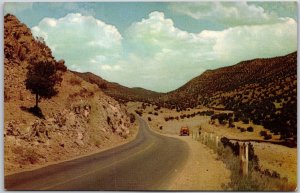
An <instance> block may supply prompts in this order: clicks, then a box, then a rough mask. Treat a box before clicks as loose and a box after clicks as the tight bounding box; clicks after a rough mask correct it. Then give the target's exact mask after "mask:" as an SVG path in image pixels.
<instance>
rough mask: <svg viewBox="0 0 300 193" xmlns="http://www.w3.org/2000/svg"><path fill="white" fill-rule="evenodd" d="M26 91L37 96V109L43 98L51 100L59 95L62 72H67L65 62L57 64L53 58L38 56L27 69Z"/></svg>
mask: <svg viewBox="0 0 300 193" xmlns="http://www.w3.org/2000/svg"><path fill="white" fill-rule="evenodd" d="M27 69H28V71H27V75H26V80H25V86H26V89H28V90H30V92H31V93H32V94H34V95H35V99H36V100H35V107H34V108H35V109H39V107H38V103H39V100H40V99H41V98H44V99H50V98H51V97H53V96H55V95H56V94H57V93H58V90H57V86H59V85H60V83H61V81H62V72H63V71H66V67H65V66H64V61H59V62H56V61H55V60H54V59H53V58H51V57H43V56H38V55H36V56H35V57H33V58H31V60H30V64H29V65H28V67H27Z"/></svg>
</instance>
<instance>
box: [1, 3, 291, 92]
mask: <svg viewBox="0 0 300 193" xmlns="http://www.w3.org/2000/svg"><path fill="white" fill-rule="evenodd" d="M4 13H5V14H6V13H11V14H14V15H16V16H17V17H18V19H19V20H20V21H21V22H23V23H25V24H26V25H27V26H28V27H30V28H31V31H32V33H33V35H34V36H35V37H43V38H44V40H45V42H46V44H47V45H48V46H49V47H50V48H51V50H52V53H53V55H54V57H55V58H56V59H57V60H60V59H64V60H65V62H66V65H67V67H68V68H69V69H71V70H75V71H79V72H92V73H94V74H96V75H99V76H101V77H102V78H104V79H106V80H108V81H112V82H117V83H120V84H122V85H124V86H128V87H143V88H146V89H150V90H153V91H158V92H168V91H171V90H174V89H176V88H178V87H180V86H182V85H183V84H185V83H186V82H188V81H189V80H191V79H192V78H194V77H196V76H198V75H200V74H201V73H203V72H204V71H206V70H208V69H217V68H220V67H223V66H230V65H234V64H236V63H238V62H240V61H244V60H249V59H254V58H270V57H275V56H281V55H286V54H289V53H291V52H294V51H296V50H297V3H296V2H244V1H243V2H242V1H239V2H238V1H237V2H216V1H214V2H92V3H80V2H72V3H62V2H55V3H46V2H33V3H26V2H23V3H13V2H8V3H5V6H4Z"/></svg>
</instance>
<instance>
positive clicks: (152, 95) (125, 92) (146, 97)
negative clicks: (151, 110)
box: [72, 71, 162, 103]
mask: <svg viewBox="0 0 300 193" xmlns="http://www.w3.org/2000/svg"><path fill="white" fill-rule="evenodd" d="M72 72H73V73H74V74H76V75H77V76H79V77H81V78H82V79H84V80H85V81H88V82H90V83H92V84H96V85H97V86H98V87H99V88H100V89H101V90H102V91H103V92H104V93H105V94H107V95H109V96H111V97H113V98H114V99H116V100H118V101H120V102H129V101H141V102H148V103H154V102H155V99H156V98H157V97H159V96H160V95H162V93H157V92H154V91H150V90H146V89H144V88H139V87H136V88H128V87H126V86H122V85H120V84H118V83H113V82H109V81H106V80H104V79H103V78H101V77H99V76H97V75H95V74H93V73H91V72H86V73H80V72H74V71H72Z"/></svg>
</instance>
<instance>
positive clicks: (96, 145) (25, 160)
mask: <svg viewBox="0 0 300 193" xmlns="http://www.w3.org/2000/svg"><path fill="white" fill-rule="evenodd" d="M4 53H5V59H4V92H5V99H4V108H5V110H4V151H5V153H4V155H5V157H4V165H5V175H7V174H10V173H15V172H19V171H22V170H25V169H30V168H34V167H37V166H42V165H46V164H49V163H51V162H56V161H61V160H66V159H70V158H72V157H75V156H79V155H81V156H82V155H84V154H86V153H91V152H93V151H99V150H101V149H103V148H107V147H111V146H115V145H117V144H120V143H124V142H125V141H128V140H131V139H132V138H133V136H134V133H135V132H136V129H135V125H134V124H133V123H131V122H130V117H129V114H128V113H127V111H126V109H125V108H124V106H122V105H120V104H119V103H118V102H117V101H116V100H114V99H112V98H111V97H109V96H107V95H105V94H104V93H103V92H101V91H100V90H99V89H98V87H97V86H96V85H93V84H91V83H88V82H86V81H84V80H82V79H81V78H79V77H78V76H76V75H74V74H73V73H71V72H69V71H66V72H64V74H63V76H62V78H63V81H62V83H61V85H60V87H59V89H58V91H59V93H58V94H57V95H56V96H54V97H53V98H51V99H50V100H41V101H40V103H39V106H40V108H41V109H42V112H43V114H44V116H45V119H40V118H37V117H36V116H34V115H32V114H31V113H29V112H28V111H26V109H28V108H30V107H32V106H34V104H35V98H34V96H33V95H32V94H31V93H30V92H29V91H28V90H26V89H25V85H24V80H25V78H26V72H27V69H26V67H27V66H28V64H29V62H30V59H31V57H34V55H37V57H38V56H44V57H47V58H48V59H49V60H55V59H54V57H53V56H52V53H51V50H50V49H49V48H48V47H47V46H46V45H45V44H44V43H43V42H42V41H41V40H40V41H38V40H36V39H34V38H33V37H32V34H31V32H30V29H29V28H28V27H27V26H26V25H24V24H22V23H21V22H20V21H19V20H18V19H17V18H16V17H15V16H13V15H6V16H5V17H4ZM56 63H57V65H61V67H63V61H58V62H57V61H56ZM131 121H132V120H131Z"/></svg>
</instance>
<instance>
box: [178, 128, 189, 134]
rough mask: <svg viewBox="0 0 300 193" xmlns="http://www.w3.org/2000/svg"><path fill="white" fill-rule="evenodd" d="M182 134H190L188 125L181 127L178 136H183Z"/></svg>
mask: <svg viewBox="0 0 300 193" xmlns="http://www.w3.org/2000/svg"><path fill="white" fill-rule="evenodd" d="M184 135H187V136H189V135H190V130H189V128H188V127H181V129H180V136H184Z"/></svg>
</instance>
